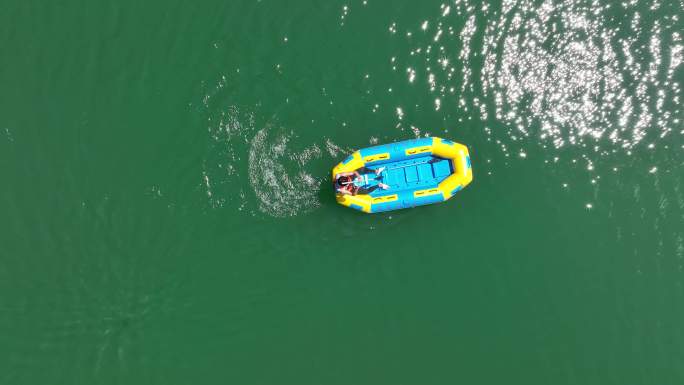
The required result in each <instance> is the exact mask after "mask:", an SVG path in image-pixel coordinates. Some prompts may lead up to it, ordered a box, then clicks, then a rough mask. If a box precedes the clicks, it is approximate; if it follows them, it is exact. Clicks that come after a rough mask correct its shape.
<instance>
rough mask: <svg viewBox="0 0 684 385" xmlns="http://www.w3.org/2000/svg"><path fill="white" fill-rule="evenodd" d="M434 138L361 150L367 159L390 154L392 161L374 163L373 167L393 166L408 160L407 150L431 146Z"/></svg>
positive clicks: (362, 155)
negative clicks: (395, 163) (372, 156)
mask: <svg viewBox="0 0 684 385" xmlns="http://www.w3.org/2000/svg"><path fill="white" fill-rule="evenodd" d="M432 140H433V139H432V138H420V139H413V140H406V141H403V142H397V143H388V144H382V145H380V146H373V147H368V148H364V149H361V157H363V158H365V157H367V156H370V155H377V154H384V153H389V154H390V159H388V160H387V161H381V162H380V161H379V162H373V165H381V164H382V165H384V164H386V163H387V164H391V163H394V162H398V161H402V160H405V159H408V158H409V156H407V155H406V150H407V149H409V148H413V147H420V146H430V145H432ZM429 154H430V153H426V155H429Z"/></svg>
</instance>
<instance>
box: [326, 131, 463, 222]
mask: <svg viewBox="0 0 684 385" xmlns="http://www.w3.org/2000/svg"><path fill="white" fill-rule="evenodd" d="M381 167H384V169H383V170H382V172H381V173H379V174H377V177H376V174H375V173H374V171H375V170H377V169H379V168H381ZM358 170H363V171H364V172H365V173H366V174H365V175H370V176H371V178H373V179H378V180H379V181H381V182H382V183H384V184H386V185H388V186H389V188H388V189H386V190H383V189H381V188H375V189H374V190H373V191H371V192H370V193H367V194H357V195H345V194H342V193H340V192H337V190H335V191H336V198H337V203H339V204H341V205H344V206H347V207H351V208H353V209H356V210H359V211H363V212H365V213H379V212H383V211H391V210H399V209H405V208H409V207H416V206H422V205H427V204H431V203H439V202H443V201H445V200H447V199H449V198H451V197H453V196H454V195H455V194H456V193H457V192H459V191H461V190H462V189H463V188H464V187H466V186H467V185H468V184H469V183H470V182H471V181H472V180H473V170H472V167H471V165H470V155H469V153H468V148H467V147H466V146H464V145H462V144H460V143H456V142H452V141H450V140H446V139H441V138H436V137H431V138H420V139H413V140H405V141H403V142H396V143H389V144H383V145H380V146H374V147H368V148H364V149H361V150H358V151H355V152H354V153H353V154H351V155H350V156H349V157H347V158H346V159H345V160H343V161H342V162H340V163H339V164H338V165H337V166H335V167H334V168H333V170H332V182H333V185H334V186H335V183H336V181H335V177H336V176H337V175H338V174H340V173H345V172H353V171H358ZM359 172H360V171H359ZM362 176H364V175H362ZM365 177H366V178H368V177H367V176H365Z"/></svg>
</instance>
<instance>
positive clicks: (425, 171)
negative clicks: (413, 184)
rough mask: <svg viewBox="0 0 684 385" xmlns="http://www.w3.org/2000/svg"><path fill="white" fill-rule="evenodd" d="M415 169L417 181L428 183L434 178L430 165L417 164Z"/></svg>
mask: <svg viewBox="0 0 684 385" xmlns="http://www.w3.org/2000/svg"><path fill="white" fill-rule="evenodd" d="M416 168H417V169H418V180H420V181H429V180H432V179H434V176H433V175H432V165H431V164H430V163H423V164H419V165H418V166H417V167H416Z"/></svg>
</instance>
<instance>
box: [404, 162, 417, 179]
mask: <svg viewBox="0 0 684 385" xmlns="http://www.w3.org/2000/svg"><path fill="white" fill-rule="evenodd" d="M404 174H405V175H406V182H407V183H411V182H415V181H417V180H418V171H416V166H409V167H406V168H404Z"/></svg>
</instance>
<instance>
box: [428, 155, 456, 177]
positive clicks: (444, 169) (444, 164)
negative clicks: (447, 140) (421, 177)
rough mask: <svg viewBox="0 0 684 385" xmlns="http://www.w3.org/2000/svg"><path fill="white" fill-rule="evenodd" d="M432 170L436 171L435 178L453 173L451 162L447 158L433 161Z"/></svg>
mask: <svg viewBox="0 0 684 385" xmlns="http://www.w3.org/2000/svg"><path fill="white" fill-rule="evenodd" d="M432 170H433V171H434V173H435V178H440V177H447V176H449V175H451V162H450V161H448V160H447V159H442V160H440V161H437V162H434V163H432Z"/></svg>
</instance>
